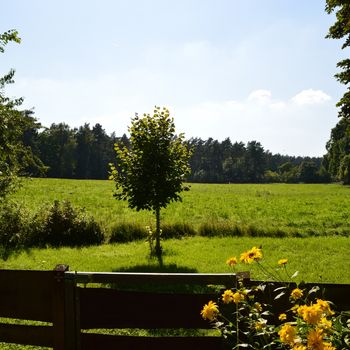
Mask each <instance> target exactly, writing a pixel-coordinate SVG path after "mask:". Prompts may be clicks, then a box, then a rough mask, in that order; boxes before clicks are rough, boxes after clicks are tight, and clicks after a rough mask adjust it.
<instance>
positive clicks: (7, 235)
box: [0, 201, 28, 260]
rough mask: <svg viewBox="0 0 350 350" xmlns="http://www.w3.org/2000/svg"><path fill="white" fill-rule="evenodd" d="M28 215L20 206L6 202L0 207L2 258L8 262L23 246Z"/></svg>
mask: <svg viewBox="0 0 350 350" xmlns="http://www.w3.org/2000/svg"><path fill="white" fill-rule="evenodd" d="M27 217H28V215H27V213H25V212H24V209H23V208H21V207H20V206H19V205H17V204H15V203H12V202H8V201H6V202H5V203H2V204H1V206H0V257H1V258H2V259H4V260H6V259H7V258H8V257H9V256H10V255H11V254H12V253H14V252H15V251H17V250H19V249H20V247H21V246H22V244H23V237H24V231H25V226H26V222H25V218H27Z"/></svg>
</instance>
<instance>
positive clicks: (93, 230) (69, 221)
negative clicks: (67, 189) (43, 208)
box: [30, 200, 104, 247]
mask: <svg viewBox="0 0 350 350" xmlns="http://www.w3.org/2000/svg"><path fill="white" fill-rule="evenodd" d="M36 221H37V227H38V228H39V230H38V231H37V232H35V231H34V232H32V233H33V235H32V239H33V241H32V242H30V243H32V244H34V245H36V246H45V245H49V246H52V247H61V246H70V247H79V246H87V245H93V244H100V243H102V241H103V238H104V236H103V233H102V230H101V227H100V226H99V225H98V223H96V221H95V220H94V219H93V218H92V217H88V216H87V215H86V214H85V212H84V210H83V209H75V208H73V206H72V205H71V203H70V202H69V201H62V202H60V201H57V200H56V201H55V202H54V203H53V205H52V206H51V207H50V208H49V209H48V211H47V212H46V213H44V215H43V214H41V217H39V216H37V220H36ZM40 221H41V222H40Z"/></svg>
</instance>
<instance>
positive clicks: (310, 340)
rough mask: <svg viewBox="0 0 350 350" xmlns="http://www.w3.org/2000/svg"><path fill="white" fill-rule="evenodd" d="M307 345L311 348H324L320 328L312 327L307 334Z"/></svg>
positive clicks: (314, 349)
mask: <svg viewBox="0 0 350 350" xmlns="http://www.w3.org/2000/svg"><path fill="white" fill-rule="evenodd" d="M307 347H308V349H313V350H324V343H323V334H322V330H321V329H312V330H311V331H310V332H309V334H308V335H307Z"/></svg>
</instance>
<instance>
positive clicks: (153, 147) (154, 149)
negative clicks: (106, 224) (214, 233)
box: [111, 107, 191, 257]
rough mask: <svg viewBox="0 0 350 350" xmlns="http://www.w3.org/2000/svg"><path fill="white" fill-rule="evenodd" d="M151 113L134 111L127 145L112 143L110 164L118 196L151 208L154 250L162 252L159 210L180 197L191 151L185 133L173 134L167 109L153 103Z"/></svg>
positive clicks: (138, 207)
mask: <svg viewBox="0 0 350 350" xmlns="http://www.w3.org/2000/svg"><path fill="white" fill-rule="evenodd" d="M153 112H154V113H153V115H150V114H144V115H143V117H142V118H140V117H139V116H138V115H137V114H136V115H135V117H134V118H133V119H132V121H131V126H130V127H129V132H130V147H129V148H127V147H125V146H119V145H118V144H115V151H116V166H113V165H112V164H111V178H112V179H113V180H114V181H115V184H116V192H115V194H114V196H115V197H116V198H117V199H121V200H127V201H128V205H129V207H130V208H134V209H136V210H143V209H146V210H152V211H153V212H154V213H155V216H156V236H155V240H156V243H155V253H156V255H157V256H158V257H160V256H161V253H162V250H161V244H160V210H161V208H165V207H166V206H167V205H168V204H169V203H170V202H171V201H179V200H181V197H180V195H179V193H180V192H181V191H183V190H184V189H185V188H186V187H185V186H184V184H183V182H184V180H185V178H186V176H187V175H188V174H189V173H190V167H189V163H188V162H189V158H190V155H191V151H190V150H189V148H188V147H187V145H186V143H185V141H184V135H183V134H179V135H176V134H175V125H174V120H173V118H171V117H170V114H169V111H168V110H167V109H166V108H165V107H163V109H160V107H155V109H154V111H153Z"/></svg>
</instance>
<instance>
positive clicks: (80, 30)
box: [0, 0, 345, 156]
mask: <svg viewBox="0 0 350 350" xmlns="http://www.w3.org/2000/svg"><path fill="white" fill-rule="evenodd" d="M324 6H325V4H324V1H321V0H308V1H298V2H296V1H295V0H265V1H263V0H249V1H245V0H216V1H214V0H210V1H209V0H176V1H173V0H161V1H160V0H124V1H119V0H114V1H112V0H99V1H97V0H96V1H92V0H84V1H81V0H70V1H68V0H61V1H55V2H54V1H47V0H45V1H43V0H31V1H25V0H22V1H19V0H11V1H7V2H3V3H2V6H1V8H2V20H1V26H0V31H1V32H4V31H6V30H8V29H12V28H15V29H17V30H18V31H19V32H20V36H21V38H22V43H21V44H20V45H14V44H12V45H9V46H8V48H7V50H6V52H5V54H3V55H1V56H0V60H1V61H0V62H1V64H0V74H3V73H5V72H7V71H8V69H9V68H15V69H16V76H15V80H16V83H15V84H14V85H13V86H11V87H10V88H8V89H7V92H8V94H9V95H11V96H23V97H24V98H25V107H26V108H32V107H34V110H35V115H36V117H37V118H38V119H39V121H41V123H42V124H43V125H45V126H50V124H51V123H54V122H55V123H58V122H66V123H67V124H69V125H70V126H71V127H78V126H80V125H82V124H84V123H85V122H88V123H90V124H91V125H93V124H95V123H97V122H99V123H100V124H102V126H103V127H104V128H105V129H106V131H107V132H108V133H111V132H113V131H115V132H116V134H117V135H122V134H123V133H127V127H128V125H129V124H130V120H131V118H132V117H133V115H134V113H135V112H138V113H140V114H142V113H144V112H151V111H152V110H153V106H154V105H159V106H167V107H168V108H169V109H170V111H171V114H172V116H173V117H174V119H175V124H176V128H177V131H178V132H184V133H185V136H186V137H187V138H189V137H201V138H203V139H206V138H208V137H213V138H214V139H219V140H223V139H225V138H226V137H230V138H231V141H233V142H234V141H243V142H247V141H250V140H257V141H259V142H261V143H262V145H263V146H264V148H265V149H268V150H270V151H271V152H273V153H283V154H290V155H309V156H321V155H323V154H324V153H325V152H326V151H325V144H326V142H327V140H328V139H329V135H330V131H331V128H332V127H334V126H335V124H336V123H337V109H336V107H335V103H336V102H337V101H338V100H339V98H340V97H341V95H342V94H343V92H344V87H343V86H341V85H340V84H339V83H338V82H337V81H336V80H335V78H334V77H333V75H334V74H335V73H336V71H337V69H336V63H337V62H338V61H339V60H340V59H341V58H343V57H345V56H344V55H345V52H342V51H341V49H340V46H341V43H340V42H337V41H335V40H330V39H325V38H324V37H325V35H326V33H327V30H328V28H329V26H330V25H331V24H332V23H333V22H334V16H333V15H331V16H330V15H327V14H326V13H325V12H324Z"/></svg>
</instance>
